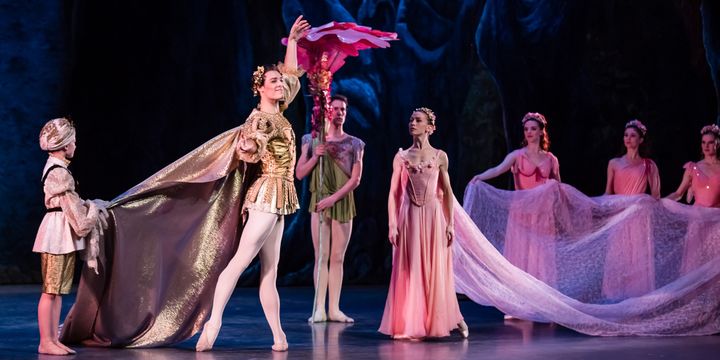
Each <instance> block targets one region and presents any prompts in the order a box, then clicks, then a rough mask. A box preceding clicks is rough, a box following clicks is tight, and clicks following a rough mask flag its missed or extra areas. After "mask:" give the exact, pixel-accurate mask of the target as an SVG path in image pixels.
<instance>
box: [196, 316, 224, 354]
mask: <svg viewBox="0 0 720 360" xmlns="http://www.w3.org/2000/svg"><path fill="white" fill-rule="evenodd" d="M218 333H220V326H215V325H212V324H210V322H209V321H208V322H206V323H205V326H203V331H202V334H200V338H199V339H198V342H197V344H195V351H198V352H200V351H208V350H211V349H212V347H213V344H215V339H217V336H218Z"/></svg>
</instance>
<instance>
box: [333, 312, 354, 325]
mask: <svg viewBox="0 0 720 360" xmlns="http://www.w3.org/2000/svg"><path fill="white" fill-rule="evenodd" d="M328 321H334V322H341V323H354V322H355V320H353V318H351V317H349V316H347V315H345V313H344V312H342V311H340V310H338V311H332V312H330V313H329V314H328Z"/></svg>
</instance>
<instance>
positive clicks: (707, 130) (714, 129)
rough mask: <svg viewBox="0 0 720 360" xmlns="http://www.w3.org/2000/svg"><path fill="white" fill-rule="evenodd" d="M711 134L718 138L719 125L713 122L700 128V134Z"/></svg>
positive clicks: (719, 134) (719, 137) (719, 135)
mask: <svg viewBox="0 0 720 360" xmlns="http://www.w3.org/2000/svg"><path fill="white" fill-rule="evenodd" d="M705 134H713V135H715V137H716V138H718V139H720V127H718V126H717V125H715V124H712V125H707V126H703V128H702V130H700V135H705Z"/></svg>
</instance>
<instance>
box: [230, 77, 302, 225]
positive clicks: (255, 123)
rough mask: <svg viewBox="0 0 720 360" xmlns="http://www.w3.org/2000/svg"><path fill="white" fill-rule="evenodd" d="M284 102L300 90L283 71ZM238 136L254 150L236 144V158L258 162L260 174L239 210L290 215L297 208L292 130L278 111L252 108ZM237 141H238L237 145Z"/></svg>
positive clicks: (294, 80) (296, 82) (293, 78)
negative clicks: (253, 147)
mask: <svg viewBox="0 0 720 360" xmlns="http://www.w3.org/2000/svg"><path fill="white" fill-rule="evenodd" d="M283 81H284V84H285V105H287V104H289V103H290V102H291V101H292V100H293V99H294V98H295V95H296V94H297V92H298V90H299V89H300V82H299V80H298V78H297V76H295V75H294V74H288V73H284V74H283ZM241 132H242V136H243V137H244V138H245V139H247V140H253V141H255V143H256V144H257V149H258V150H257V152H254V153H249V152H246V151H244V150H243V149H241V148H240V146H238V147H237V149H236V151H237V154H238V157H239V158H240V160H242V161H245V162H248V163H256V162H258V161H259V162H260V165H261V168H262V174H261V175H260V176H259V177H258V178H257V179H256V180H255V181H254V182H253V183H252V185H250V187H249V188H248V190H247V195H246V198H245V204H244V205H243V209H253V210H259V211H263V212H269V213H273V214H278V215H287V214H292V213H294V212H295V211H297V210H298V209H299V208H300V205H299V203H298V198H297V192H296V190H295V182H294V179H293V177H294V176H295V132H294V131H293V129H292V126H291V125H290V122H289V121H288V120H287V119H286V118H285V117H284V116H283V115H282V112H280V113H276V114H271V113H266V112H263V111H260V110H257V109H254V110H253V111H252V113H250V116H248V119H247V120H246V121H245V124H243V126H242V129H241ZM240 143H241V142H238V144H240Z"/></svg>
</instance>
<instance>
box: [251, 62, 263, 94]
mask: <svg viewBox="0 0 720 360" xmlns="http://www.w3.org/2000/svg"><path fill="white" fill-rule="evenodd" d="M264 79H265V67H264V66H258V67H257V69H255V71H254V72H253V85H252V91H253V96H258V95H259V90H258V89H260V87H262V85H263V81H264Z"/></svg>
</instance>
